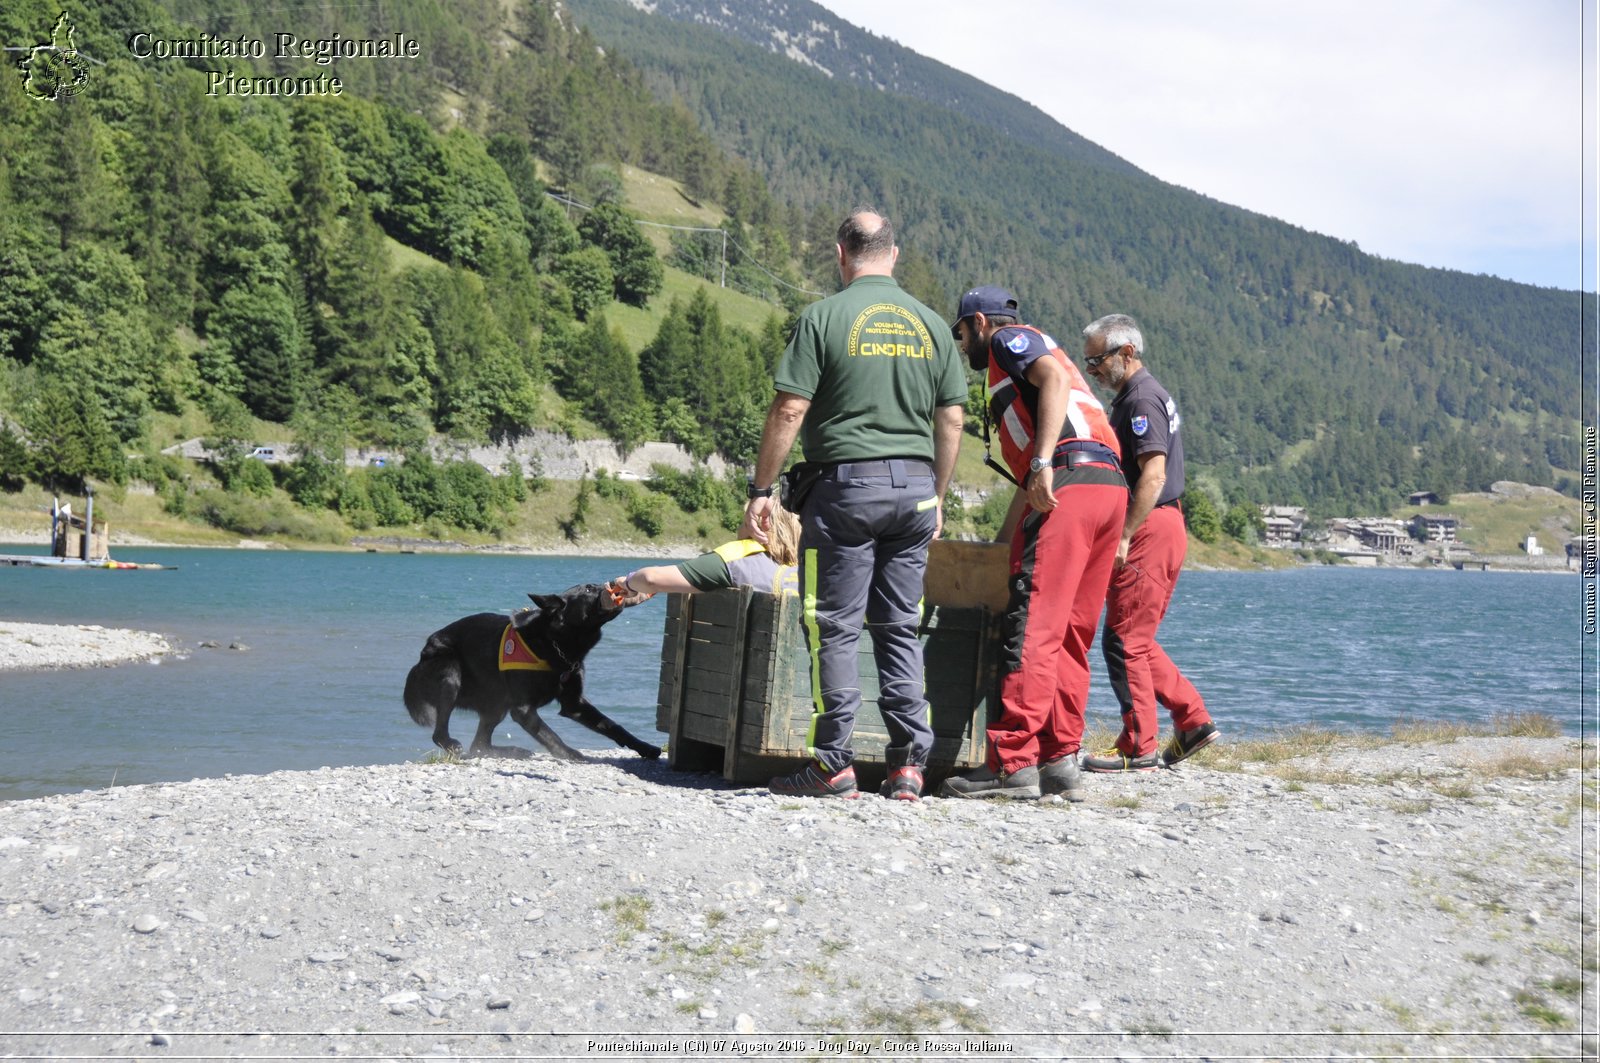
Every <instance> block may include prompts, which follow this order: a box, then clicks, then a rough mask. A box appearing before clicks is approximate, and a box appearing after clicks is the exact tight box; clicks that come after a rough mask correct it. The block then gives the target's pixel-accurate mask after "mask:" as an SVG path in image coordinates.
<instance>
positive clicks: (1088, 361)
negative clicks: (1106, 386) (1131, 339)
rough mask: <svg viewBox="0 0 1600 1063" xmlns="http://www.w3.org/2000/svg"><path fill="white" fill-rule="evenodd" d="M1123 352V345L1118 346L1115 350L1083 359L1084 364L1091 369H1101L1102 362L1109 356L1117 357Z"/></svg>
mask: <svg viewBox="0 0 1600 1063" xmlns="http://www.w3.org/2000/svg"><path fill="white" fill-rule="evenodd" d="M1123 346H1127V345H1126V344H1124V345H1123ZM1121 353H1122V347H1118V348H1117V349H1116V350H1114V351H1107V352H1105V353H1104V354H1097V355H1095V356H1094V357H1093V358H1085V359H1084V360H1083V364H1084V365H1086V366H1088V367H1089V368H1090V369H1099V368H1100V363H1101V362H1103V361H1105V360H1106V359H1107V358H1115V357H1116V356H1117V355H1119V354H1121Z"/></svg>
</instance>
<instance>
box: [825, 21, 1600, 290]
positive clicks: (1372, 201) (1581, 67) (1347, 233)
mask: <svg viewBox="0 0 1600 1063" xmlns="http://www.w3.org/2000/svg"><path fill="white" fill-rule="evenodd" d="M819 2H820V3H821V4H822V6H824V7H826V8H828V9H829V10H830V11H833V12H834V13H836V14H837V15H839V16H840V17H841V18H843V19H845V20H846V21H848V22H852V23H854V24H856V25H857V26H861V27H862V28H864V29H868V30H871V31H872V32H873V33H876V34H878V35H879V36H883V37H889V38H892V39H894V40H896V41H898V42H899V43H901V44H903V45H905V46H906V47H908V48H911V49H912V50H913V51H916V52H920V53H921V54H923V55H925V56H928V57H930V58H932V59H937V60H939V61H940V62H942V63H945V64H946V65H948V66H952V67H955V68H956V69H958V70H961V71H963V72H965V73H968V74H971V75H973V76H974V77H977V78H979V79H980V80H982V81H986V82H988V83H989V84H991V85H993V86H995V87H996V88H1000V89H1003V90H1005V91H1007V92H1010V93H1012V94H1014V95H1016V96H1020V97H1022V98H1023V99H1025V100H1027V101H1028V102H1029V103H1032V104H1033V105H1034V106H1036V107H1038V108H1039V109H1040V110H1042V111H1044V112H1045V113H1046V114H1049V115H1050V116H1051V117H1052V118H1054V119H1056V120H1057V121H1059V122H1060V123H1061V124H1062V125H1064V126H1066V127H1067V128H1069V129H1071V130H1073V131H1074V132H1076V133H1078V134H1080V135H1082V136H1084V137H1087V138H1088V139H1089V140H1092V141H1094V142H1095V143H1096V144H1099V145H1100V146H1101V147H1104V148H1107V149H1109V150H1110V151H1112V152H1114V153H1116V154H1117V155H1120V156H1121V157H1122V158H1124V159H1126V160H1127V161H1129V162H1131V163H1133V164H1134V165H1135V166H1138V167H1139V168H1140V169H1142V170H1144V171H1145V172H1147V173H1150V174H1152V175H1154V176H1156V177H1159V178H1160V179H1162V180H1164V181H1167V182H1169V183H1171V184H1175V185H1180V186H1182V187H1184V188H1189V189H1193V190H1194V191H1197V192H1201V193H1204V194H1205V195H1208V196H1210V197H1212V198H1214V199H1219V200H1221V201H1223V202H1225V203H1231V204H1234V205H1236V206H1241V207H1246V208H1248V209H1250V210H1254V211H1258V212H1260V213H1263V214H1269V215H1272V216H1273V217H1277V218H1281V219H1283V220H1284V221H1288V222H1291V223H1293V224H1295V225H1298V226H1301V227H1302V228H1306V229H1311V230H1313V231H1315V232H1319V233H1324V234H1326V235H1329V236H1334V237H1338V238H1339V239H1342V240H1354V241H1355V242H1356V243H1357V244H1358V245H1360V247H1361V249H1362V250H1363V251H1367V252H1370V253H1373V254H1377V255H1382V256H1383V257H1385V258H1393V259H1399V260H1401V261H1404V262H1415V263H1421V264H1423V265H1428V266H1442V267H1447V268H1450V269H1458V270H1464V271H1466V272H1469V273H1489V274H1492V275H1494V276H1498V277H1504V278H1507V279H1511V280H1518V281H1523V282H1525V283H1529V284H1538V285H1544V286H1551V287H1559V288H1569V289H1571V288H1579V287H1582V288H1584V289H1585V290H1589V291H1592V290H1594V288H1595V233H1596V222H1595V218H1596V201H1595V193H1594V179H1593V172H1594V165H1595V143H1596V138H1595V135H1594V130H1595V128H1596V115H1597V112H1600V106H1597V93H1596V88H1595V74H1594V42H1595V39H1596V23H1597V21H1600V16H1597V7H1600V0H1338V2H1330V0H1323V2H1322V3H1311V2H1308V0H1203V2H1196V0H1031V2H1030V0H983V2H982V3H973V2H971V0H819ZM1584 42H1587V47H1584ZM1586 129H1587V131H1588V136H1587V138H1586V137H1585V130H1586ZM1585 139H1587V141H1588V147H1587V148H1585V146H1584V141H1585ZM1585 160H1587V169H1588V173H1587V176H1586V175H1585V172H1584V171H1585ZM1586 185H1587V191H1585V186H1586Z"/></svg>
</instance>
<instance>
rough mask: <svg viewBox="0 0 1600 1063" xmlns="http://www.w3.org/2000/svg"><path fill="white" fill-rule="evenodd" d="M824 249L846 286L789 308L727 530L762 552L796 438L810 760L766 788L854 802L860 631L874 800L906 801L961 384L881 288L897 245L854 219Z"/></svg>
mask: <svg viewBox="0 0 1600 1063" xmlns="http://www.w3.org/2000/svg"><path fill="white" fill-rule="evenodd" d="M835 251H836V252H837V255H838V265H839V278H840V280H841V281H842V282H843V285H844V288H843V290H842V291H840V292H838V293H837V294H835V295H831V296H829V297H828V298H826V299H822V300H820V301H818V302H815V303H812V304H811V305H810V306H808V307H806V308H805V309H804V310H802V311H801V312H800V317H799V320H798V321H797V322H796V323H795V330H794V335H793V336H792V337H791V338H790V340H789V345H788V347H787V348H785V350H784V352H783V358H782V359H781V360H780V361H779V362H778V369H777V372H776V374H775V376H774V380H773V383H774V385H775V386H776V388H777V395H776V396H775V397H774V398H773V400H772V405H771V406H770V407H769V408H768V410H767V422H766V426H765V428H764V429H763V431H762V434H761V449H760V451H759V453H758V454H757V456H756V467H755V471H754V473H753V474H752V476H751V480H750V492H749V494H750V501H749V503H748V504H747V506H746V507H745V519H744V524H743V525H742V526H741V528H740V532H739V534H740V535H741V536H744V537H753V538H755V539H756V540H758V541H759V542H762V543H765V542H767V533H768V520H769V514H770V511H771V507H772V497H771V496H772V488H773V483H774V481H776V480H777V478H778V472H779V470H780V469H782V468H783V463H784V461H785V460H786V459H787V458H788V456H789V449H790V447H792V446H793V445H794V441H795V438H796V437H797V436H798V437H799V440H800V446H801V449H802V450H803V451H804V453H805V460H806V471H807V473H808V476H809V477H810V478H811V483H812V486H811V487H810V488H809V490H808V492H807V494H806V497H805V499H804V500H803V501H795V502H791V501H789V500H786V501H785V504H786V505H787V506H788V508H790V509H792V510H793V511H794V512H797V513H799V515H800V529H801V530H800V587H801V591H800V600H801V620H802V622H803V624H804V627H805V632H806V640H807V643H808V644H809V646H810V649H811V698H812V702H813V704H814V706H815V712H814V714H813V715H812V718H811V735H810V742H809V745H810V746H811V752H812V757H813V758H814V759H813V760H812V761H811V763H809V764H807V765H806V766H805V767H804V768H802V769H801V770H799V771H798V772H795V773H794V774H793V775H785V776H779V777H778V778H775V779H773V780H772V782H771V784H770V789H771V790H772V792H773V793H778V794H787V795H791V796H796V797H856V796H858V791H857V789H856V775H855V769H854V767H853V766H852V760H853V759H854V752H853V750H852V749H851V747H850V738H851V735H852V734H853V733H854V731H855V719H856V712H857V710H858V709H859V708H860V707H861V679H860V675H859V673H858V670H857V664H856V650H857V645H858V644H859V643H860V641H861V627H862V620H863V619H865V620H866V623H867V627H868V630H869V631H870V632H871V635H872V652H873V658H874V660H875V661H876V663H877V666H878V689H879V694H878V711H879V713H881V714H882V716H883V722H884V725H885V726H886V727H887V729H888V732H889V745H888V748H887V750H886V751H885V759H886V760H887V762H888V765H889V777H888V779H887V780H886V781H885V783H884V785H883V788H882V790H881V791H880V792H881V793H882V794H883V795H884V796H885V797H888V798H891V799H893V800H899V801H916V800H918V799H919V798H920V796H921V793H922V784H923V769H924V768H925V767H926V766H927V763H928V754H929V753H931V752H932V750H933V728H932V727H931V726H930V725H929V723H928V702H927V699H926V697H924V691H923V678H922V644H921V643H920V642H918V641H917V625H918V623H919V621H920V619H921V614H922V582H923V574H924V572H925V571H926V569H927V564H928V543H929V542H931V541H932V540H933V539H934V538H935V537H936V536H937V535H938V534H939V529H940V526H941V524H942V522H943V512H942V509H941V505H942V502H943V499H944V493H945V490H946V489H947V488H948V487H949V485H950V476H951V474H952V473H953V472H954V471H955V460H956V451H957V449H958V448H959V446H960V443H961V422H962V412H963V406H964V404H965V403H966V400H967V378H966V374H965V373H964V372H963V371H962V367H961V362H960V360H959V357H958V356H957V354H956V348H955V342H954V340H953V339H952V338H951V336H950V334H949V332H947V331H945V326H944V321H943V320H942V319H941V318H940V317H939V315H937V314H935V313H934V312H933V311H932V310H930V309H928V308H927V307H926V306H924V305H923V304H922V303H920V302H918V301H917V300H915V299H913V298H911V296H909V295H907V294H906V293H905V292H904V291H903V290H902V289H901V288H900V286H899V285H898V284H896V283H895V281H894V277H893V271H894V264H895V259H896V258H897V257H898V256H899V253H900V249H899V248H898V247H896V246H895V243H894V230H893V229H892V228H890V226H889V222H888V220H887V219H885V218H883V217H882V216H880V215H878V214H877V213H875V212H873V211H870V210H857V211H854V212H852V213H851V215H850V216H849V217H848V218H846V219H845V220H844V223H843V224H842V225H840V226H839V234H838V243H837V244H836V246H835Z"/></svg>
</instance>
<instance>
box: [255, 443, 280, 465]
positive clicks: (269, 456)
mask: <svg viewBox="0 0 1600 1063" xmlns="http://www.w3.org/2000/svg"><path fill="white" fill-rule="evenodd" d="M250 456H251V457H252V458H254V459H256V460H257V461H264V462H266V463H267V464H268V465H271V464H272V463H273V462H275V461H277V460H278V452H277V451H276V450H274V449H273V448H271V447H257V448H255V449H254V450H252V451H251V452H250Z"/></svg>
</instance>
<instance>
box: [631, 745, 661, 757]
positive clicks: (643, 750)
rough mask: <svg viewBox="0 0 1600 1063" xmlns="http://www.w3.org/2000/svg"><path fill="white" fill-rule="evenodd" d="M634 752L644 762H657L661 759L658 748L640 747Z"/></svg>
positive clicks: (659, 748)
mask: <svg viewBox="0 0 1600 1063" xmlns="http://www.w3.org/2000/svg"><path fill="white" fill-rule="evenodd" d="M634 752H635V753H637V754H639V755H640V756H641V757H643V758H644V759H645V760H659V759H661V747H660V746H640V747H639V748H638V749H635V750H634Z"/></svg>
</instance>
